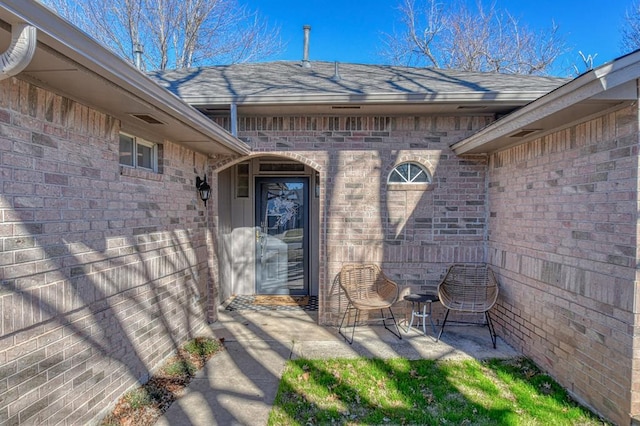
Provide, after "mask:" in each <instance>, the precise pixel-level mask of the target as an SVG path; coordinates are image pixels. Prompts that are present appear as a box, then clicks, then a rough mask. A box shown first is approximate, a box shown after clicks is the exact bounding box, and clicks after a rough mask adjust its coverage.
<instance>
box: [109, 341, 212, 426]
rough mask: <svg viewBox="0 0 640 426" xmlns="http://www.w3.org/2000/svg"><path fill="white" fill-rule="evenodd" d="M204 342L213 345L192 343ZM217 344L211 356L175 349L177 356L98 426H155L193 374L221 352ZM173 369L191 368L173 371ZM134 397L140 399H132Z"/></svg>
mask: <svg viewBox="0 0 640 426" xmlns="http://www.w3.org/2000/svg"><path fill="white" fill-rule="evenodd" d="M207 340H208V341H209V342H211V341H213V339H209V338H201V337H198V338H196V339H194V342H196V343H198V342H200V343H202V342H205V341H207ZM216 343H217V349H216V350H215V351H213V352H211V353H204V354H203V353H193V352H189V351H187V350H185V349H184V346H183V347H182V348H180V349H178V351H177V353H176V355H175V356H173V357H171V358H170V359H168V360H167V361H166V362H165V364H163V366H162V367H161V368H160V369H159V370H158V373H157V374H155V375H154V376H153V377H151V379H149V381H148V382H147V383H145V384H144V385H142V386H140V387H139V388H137V389H135V390H133V391H130V392H128V393H127V394H125V395H124V396H122V397H121V398H120V399H119V400H118V402H117V403H116V406H115V408H114V409H113V411H112V412H111V413H110V414H109V415H107V416H106V417H105V418H104V419H103V420H102V422H101V423H100V425H101V426H152V425H154V424H155V423H156V422H157V420H158V419H159V418H160V417H161V416H162V415H163V414H164V413H165V412H166V411H167V409H168V408H169V406H170V405H171V404H172V403H173V401H175V400H176V399H178V398H179V397H180V396H181V395H183V394H184V391H185V388H186V387H187V385H188V384H189V382H190V381H191V379H192V378H193V377H194V376H195V373H196V372H197V371H199V370H201V369H202V368H203V367H204V365H205V364H206V362H207V361H208V360H209V359H210V358H211V357H212V356H213V355H215V354H216V353H218V352H220V351H222V350H224V346H223V344H224V339H220V340H219V341H216ZM176 365H179V366H183V365H188V366H190V367H189V368H178V369H176V368H175V366H176ZM191 366H193V368H191ZM176 370H177V371H176ZM140 395H142V397H140ZM135 396H139V397H138V398H135Z"/></svg>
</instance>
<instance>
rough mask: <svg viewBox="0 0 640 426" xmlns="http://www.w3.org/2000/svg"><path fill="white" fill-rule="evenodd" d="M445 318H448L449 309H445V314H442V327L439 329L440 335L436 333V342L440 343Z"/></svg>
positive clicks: (445, 321)
mask: <svg viewBox="0 0 640 426" xmlns="http://www.w3.org/2000/svg"><path fill="white" fill-rule="evenodd" d="M447 317H449V309H447V312H446V313H445V314H444V320H443V321H442V327H440V333H438V338H437V339H436V342H439V341H440V336H442V330H444V325H445V324H446V323H447Z"/></svg>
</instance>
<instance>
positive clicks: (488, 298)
mask: <svg viewBox="0 0 640 426" xmlns="http://www.w3.org/2000/svg"><path fill="white" fill-rule="evenodd" d="M498 291H499V287H498V281H497V280H496V277H495V275H494V274H493V271H492V270H491V268H489V267H488V266H486V265H484V264H482V265H452V266H450V267H449V269H448V270H447V274H446V275H445V276H444V278H443V279H442V281H441V282H440V284H439V285H438V297H439V298H440V303H442V305H443V306H444V307H445V308H446V309H447V312H446V314H445V316H444V321H443V322H442V327H440V333H438V339H437V340H440V336H442V331H443V330H444V326H445V324H446V323H447V317H448V316H449V312H450V311H460V312H469V313H484V316H485V319H486V325H487V326H488V327H489V333H490V334H491V342H492V343H493V347H494V349H495V347H496V332H495V329H494V328H493V323H492V322H491V316H489V310H490V309H491V308H492V307H493V305H495V303H496V300H497V299H498ZM483 325H484V324H483Z"/></svg>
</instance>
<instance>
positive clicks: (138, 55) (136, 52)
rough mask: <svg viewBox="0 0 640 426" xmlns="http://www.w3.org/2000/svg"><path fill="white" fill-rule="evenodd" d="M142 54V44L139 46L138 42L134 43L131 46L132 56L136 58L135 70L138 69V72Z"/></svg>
mask: <svg viewBox="0 0 640 426" xmlns="http://www.w3.org/2000/svg"><path fill="white" fill-rule="evenodd" d="M143 53H144V50H142V44H140V43H139V42H136V43H135V44H134V45H133V55H134V56H135V58H136V68H138V69H139V70H140V71H142V54H143Z"/></svg>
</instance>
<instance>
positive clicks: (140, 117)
mask: <svg viewBox="0 0 640 426" xmlns="http://www.w3.org/2000/svg"><path fill="white" fill-rule="evenodd" d="M131 116H132V117H135V118H137V119H138V120H142V121H144V122H145V123H148V124H164V123H163V122H162V121H160V120H158V119H157V118H154V117H152V116H150V115H149V114H131Z"/></svg>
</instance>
